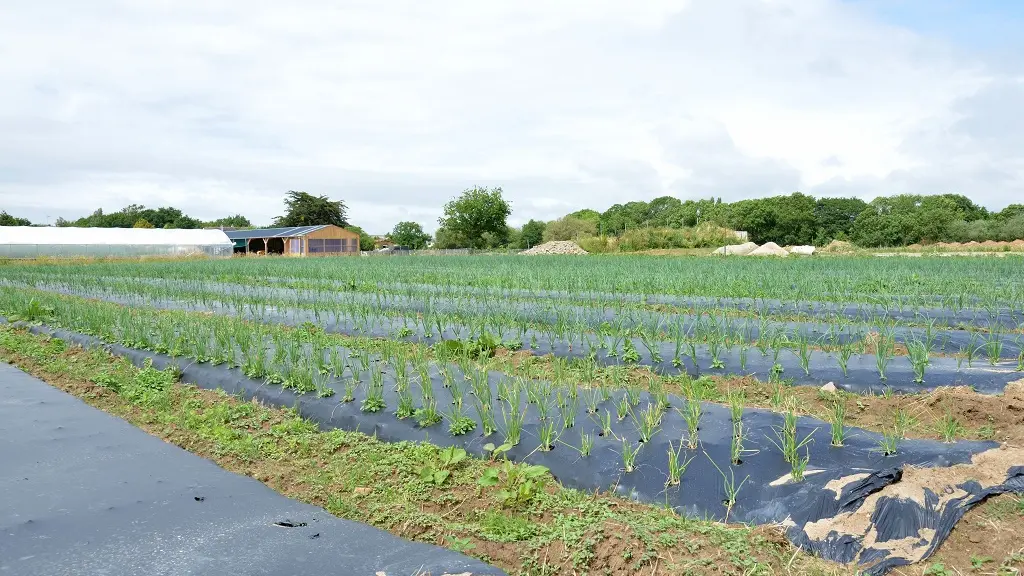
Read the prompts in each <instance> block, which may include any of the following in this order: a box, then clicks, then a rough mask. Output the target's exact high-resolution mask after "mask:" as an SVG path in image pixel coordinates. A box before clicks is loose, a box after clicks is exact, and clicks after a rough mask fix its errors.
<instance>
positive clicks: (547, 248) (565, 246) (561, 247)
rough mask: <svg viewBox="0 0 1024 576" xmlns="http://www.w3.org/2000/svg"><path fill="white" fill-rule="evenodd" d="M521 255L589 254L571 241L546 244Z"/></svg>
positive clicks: (556, 241) (525, 251)
mask: <svg viewBox="0 0 1024 576" xmlns="http://www.w3.org/2000/svg"><path fill="white" fill-rule="evenodd" d="M520 254H526V255H527V256H535V255H538V254H576V255H582V254H587V251H586V250H584V249H583V248H580V245H579V244H577V243H575V242H573V241H571V240H554V241H552V242H545V243H543V244H539V245H537V246H534V247H533V248H530V249H529V250H524V251H522V252H520Z"/></svg>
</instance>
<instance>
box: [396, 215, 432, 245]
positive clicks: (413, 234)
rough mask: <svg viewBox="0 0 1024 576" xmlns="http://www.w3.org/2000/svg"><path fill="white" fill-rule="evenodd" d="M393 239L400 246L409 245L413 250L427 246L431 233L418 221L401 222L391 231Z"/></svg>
mask: <svg viewBox="0 0 1024 576" xmlns="http://www.w3.org/2000/svg"><path fill="white" fill-rule="evenodd" d="M391 241H392V242H394V243H395V244H398V245H399V246H408V247H410V248H412V249H413V250H420V249H422V248H426V246H427V243H428V242H430V234H427V233H426V232H424V231H423V227H422V226H420V225H419V223H417V222H409V221H405V222H399V223H398V224H395V228H394V229H393V230H392V231H391Z"/></svg>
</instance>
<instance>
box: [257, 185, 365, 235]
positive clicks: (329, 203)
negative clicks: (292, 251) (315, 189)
mask: <svg viewBox="0 0 1024 576" xmlns="http://www.w3.org/2000/svg"><path fill="white" fill-rule="evenodd" d="M284 205H285V214H284V215H283V216H278V217H277V218H276V219H275V220H274V226H319V225H322V224H334V225H335V226H339V227H341V228H345V227H346V226H348V220H347V212H348V208H347V207H346V206H345V202H343V201H341V200H331V199H330V198H328V197H327V196H323V195H321V196H313V195H312V194H309V193H308V192H300V191H296V190H289V191H288V194H287V195H286V196H285V199H284Z"/></svg>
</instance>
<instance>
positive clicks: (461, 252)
mask: <svg viewBox="0 0 1024 576" xmlns="http://www.w3.org/2000/svg"><path fill="white" fill-rule="evenodd" d="M520 252H522V250H519V249H512V248H510V249H492V250H475V249H473V248H449V249H444V250H380V251H377V250H374V251H372V252H363V253H362V254H363V256H470V255H474V254H498V255H507V254H518V253H520Z"/></svg>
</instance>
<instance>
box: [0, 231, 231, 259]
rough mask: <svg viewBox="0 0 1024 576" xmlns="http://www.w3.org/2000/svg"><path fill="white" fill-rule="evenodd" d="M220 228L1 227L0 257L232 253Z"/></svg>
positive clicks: (228, 241) (228, 254)
mask: <svg viewBox="0 0 1024 576" xmlns="http://www.w3.org/2000/svg"><path fill="white" fill-rule="evenodd" d="M233 246H234V244H233V243H232V242H231V240H230V239H228V237H227V235H225V234H224V232H223V231H221V230H179V229H174V230H168V229H162V228H75V227H50V226H0V258H38V257H47V256H49V257H104V256H115V257H132V256H190V255H205V256H231V253H232V247H233Z"/></svg>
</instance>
